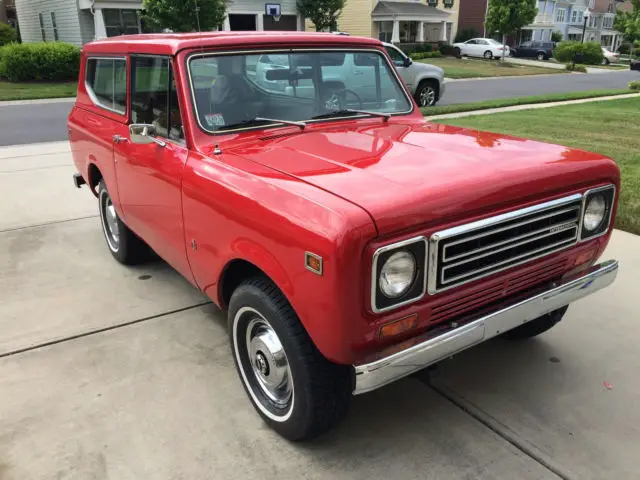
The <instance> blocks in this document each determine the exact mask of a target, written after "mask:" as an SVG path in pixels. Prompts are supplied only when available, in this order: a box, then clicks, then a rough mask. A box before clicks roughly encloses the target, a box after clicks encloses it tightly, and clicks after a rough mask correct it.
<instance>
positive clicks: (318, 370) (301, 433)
mask: <svg viewBox="0 0 640 480" xmlns="http://www.w3.org/2000/svg"><path fill="white" fill-rule="evenodd" d="M228 323H229V338H230V343H231V350H232V352H233V359H234V362H235V365H236V369H237V370H238V374H239V375H240V378H241V380H242V384H243V386H244V388H245V391H246V392H247V394H248V396H249V399H250V400H251V403H252V404H253V406H254V408H255V409H256V411H257V412H258V414H259V415H260V416H261V417H262V418H263V419H264V421H265V422H266V423H267V424H268V425H269V426H270V427H271V428H273V429H274V430H275V431H276V432H278V433H279V434H280V435H282V436H283V437H285V438H287V439H289V440H294V441H295V440H306V439H310V438H313V437H316V436H318V435H320V434H322V433H324V432H326V431H327V430H329V429H330V428H332V427H333V426H335V425H336V424H338V423H339V422H340V421H341V420H342V419H343V418H344V416H345V415H346V413H347V410H348V407H349V403H350V399H351V393H352V373H351V368H350V367H349V366H345V365H337V364H334V363H332V362H330V361H329V360H327V359H326V358H325V357H324V356H322V354H321V353H320V352H319V351H318V349H317V348H316V347H315V345H314V344H313V342H312V341H311V339H310V338H309V335H308V334H307V332H306V330H305V329H304V327H303V326H302V324H301V323H300V320H298V317H297V315H296V313H295V312H294V310H293V308H292V307H291V305H289V302H288V301H287V299H286V298H285V297H284V295H283V294H282V293H281V292H280V290H279V289H278V288H277V287H276V286H275V285H274V284H273V283H272V282H271V281H269V280H268V279H267V278H264V277H254V278H252V279H250V280H247V281H245V282H244V283H242V284H241V285H240V286H239V287H238V288H237V289H236V290H235V291H234V292H233V295H232V296H231V301H230V302H229V314H228Z"/></svg>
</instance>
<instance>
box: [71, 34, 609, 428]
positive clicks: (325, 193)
mask: <svg viewBox="0 0 640 480" xmlns="http://www.w3.org/2000/svg"><path fill="white" fill-rule="evenodd" d="M267 52H268V53H269V54H270V55H271V54H277V55H282V56H286V57H287V61H286V62H284V63H283V65H285V67H284V68H278V69H269V70H267V71H265V72H264V75H265V78H264V79H263V80H264V81H261V80H260V79H258V78H257V77H256V65H257V63H258V60H259V58H260V57H261V56H262V55H264V54H265V53H267ZM345 63H346V64H348V65H352V66H353V68H351V69H345V70H344V72H343V74H344V75H357V76H358V83H359V85H362V88H358V90H357V91H355V90H352V89H349V88H348V87H347V86H348V85H350V81H349V80H350V79H349V78H342V77H336V76H335V75H334V74H335V69H334V68H332V67H334V66H336V65H343V64H345ZM327 72H332V75H331V76H327ZM68 127H69V138H70V141H71V146H72V151H73V157H74V160H75V164H76V166H77V169H78V173H77V174H76V175H75V176H74V181H75V184H76V186H81V185H83V184H87V185H88V187H89V189H90V191H91V192H92V193H93V194H95V196H96V197H97V199H98V208H99V212H100V219H101V226H102V230H103V232H104V236H105V239H106V244H107V247H108V249H109V251H110V252H111V254H112V255H113V257H114V258H115V259H116V260H117V261H119V262H121V263H123V264H127V265H128V264H133V263H136V262H140V261H143V260H145V259H146V258H148V256H147V254H148V252H149V250H151V249H152V250H154V251H155V252H156V253H157V254H158V255H159V256H160V257H162V258H163V259H164V260H166V261H167V262H168V263H169V264H170V265H171V266H172V267H173V268H175V269H176V270H177V271H178V272H180V273H181V274H182V275H184V277H185V278H187V279H188V280H189V281H190V282H191V283H192V284H193V286H194V287H195V288H198V289H200V290H201V291H202V292H204V293H205V294H206V295H208V296H209V297H210V298H211V299H212V300H213V301H214V302H215V303H216V304H217V305H218V306H219V307H220V308H221V309H222V310H223V311H225V312H226V314H227V316H228V325H229V338H230V346H231V350H232V352H233V358H234V360H235V364H236V368H237V370H238V374H239V377H240V379H241V382H242V384H243V386H244V388H245V390H246V391H247V394H248V397H249V399H250V401H251V403H252V404H253V406H254V407H255V409H256V411H257V412H258V413H259V414H260V415H261V416H262V418H264V420H265V421H266V422H267V423H268V424H269V425H270V426H271V427H273V428H274V429H275V430H277V431H278V432H279V433H280V434H281V435H283V436H285V437H287V438H289V439H293V440H300V439H304V438H310V437H313V436H315V435H318V434H320V433H322V432H324V431H326V430H328V429H329V428H331V427H332V426H333V425H335V424H336V423H337V422H339V421H340V420H341V419H342V418H343V417H344V415H345V413H346V411H347V407H348V406H349V401H350V398H351V397H352V395H354V394H361V393H365V392H368V391H371V390H374V389H376V388H379V387H382V386H383V385H386V384H388V383H390V382H393V381H394V380H397V379H400V378H402V377H405V376H407V375H410V374H411V373H413V372H415V371H417V370H419V369H421V368H424V367H426V366H428V365H431V364H433V363H436V362H438V361H440V360H442V359H444V358H447V357H449V356H451V355H453V354H455V353H457V352H460V351H461V350H464V349H466V348H468V347H471V346H473V345H477V344H479V343H481V342H483V341H485V340H487V339H489V338H492V337H495V336H496V335H506V336H508V337H509V338H527V337H531V336H534V335H537V334H539V333H541V332H544V331H545V330H548V329H549V328H551V327H552V326H553V325H554V324H555V323H557V322H558V321H559V320H560V319H561V318H562V316H563V315H564V313H565V311H566V309H567V305H568V304H569V303H571V302H573V301H574V300H577V299H579V298H581V297H584V296H586V295H589V294H591V293H593V292H595V291H597V290H599V289H601V288H603V287H605V286H607V285H609V284H610V283H611V282H612V281H613V280H614V278H615V276H616V273H617V268H618V264H617V262H615V261H606V262H604V263H600V264H596V260H597V259H598V257H600V255H601V254H602V253H603V251H604V249H605V247H606V245H607V242H608V241H609V237H610V234H611V230H612V224H613V220H614V217H615V212H616V208H617V195H616V192H617V191H618V187H619V182H620V176H619V170H618V167H617V166H616V164H615V163H614V162H613V161H612V160H610V159H608V158H605V157H603V156H601V155H598V154H595V153H588V152H585V151H582V150H573V149H570V148H566V147H561V146H556V145H551V144H546V143H539V142H534V141H530V140H525V139H521V138H513V137H507V136H503V135H497V134H493V133H485V132H478V131H475V130H467V129H462V128H455V127H450V126H445V125H437V124H430V123H427V122H425V120H424V118H423V116H422V114H421V113H420V111H419V109H418V108H417V106H416V104H415V103H414V100H413V99H412V98H411V95H410V94H409V92H408V91H407V89H406V87H405V86H404V85H403V83H402V82H401V81H400V79H399V77H398V75H397V73H396V71H395V69H394V68H393V66H392V63H391V61H390V58H389V57H388V55H387V53H386V51H385V49H384V47H383V45H382V44H381V43H380V42H379V41H378V40H374V39H371V38H358V37H351V36H343V35H332V34H322V33H290V34H287V33H283V32H278V33H267V32H265V33H230V32H220V33H206V34H165V35H139V36H122V37H118V38H115V39H109V40H104V41H98V42H94V43H90V44H88V45H86V46H85V47H84V49H83V52H82V65H81V72H80V82H79V86H78V95H77V100H76V104H75V106H74V108H73V111H72V112H71V114H70V116H69V120H68ZM577 328H579V325H578V326H577ZM212 381H214V380H213V379H212Z"/></svg>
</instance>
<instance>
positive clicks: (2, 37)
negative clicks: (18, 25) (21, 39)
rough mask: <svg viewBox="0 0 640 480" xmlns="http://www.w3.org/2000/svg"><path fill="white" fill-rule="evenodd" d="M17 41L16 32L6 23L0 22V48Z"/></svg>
mask: <svg viewBox="0 0 640 480" xmlns="http://www.w3.org/2000/svg"><path fill="white" fill-rule="evenodd" d="M17 41H18V35H17V34H16V31H15V30H14V29H13V27H11V25H8V24H6V23H2V22H0V47H1V46H2V45H6V44H8V43H13V42H17Z"/></svg>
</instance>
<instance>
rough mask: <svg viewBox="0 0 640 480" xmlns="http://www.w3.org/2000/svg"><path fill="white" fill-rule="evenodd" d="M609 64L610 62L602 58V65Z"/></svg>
mask: <svg viewBox="0 0 640 480" xmlns="http://www.w3.org/2000/svg"><path fill="white" fill-rule="evenodd" d="M609 63H611V62H609V59H608V58H605V57H603V58H602V65H609Z"/></svg>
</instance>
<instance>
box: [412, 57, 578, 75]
mask: <svg viewBox="0 0 640 480" xmlns="http://www.w3.org/2000/svg"><path fill="white" fill-rule="evenodd" d="M418 61H419V62H422V63H429V64H431V65H437V66H439V67H442V68H443V69H444V75H445V76H446V77H447V78H478V77H518V76H522V75H540V74H553V73H567V72H565V71H563V70H558V69H553V68H544V67H531V66H529V65H517V64H515V63H505V64H504V65H503V64H501V62H499V61H496V60H480V59H477V60H476V59H473V60H472V59H470V58H455V57H441V58H425V59H424V60H418Z"/></svg>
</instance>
